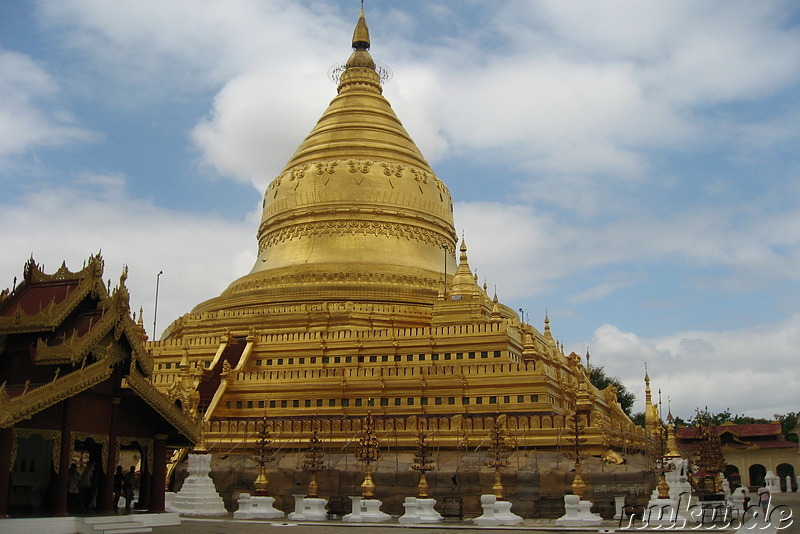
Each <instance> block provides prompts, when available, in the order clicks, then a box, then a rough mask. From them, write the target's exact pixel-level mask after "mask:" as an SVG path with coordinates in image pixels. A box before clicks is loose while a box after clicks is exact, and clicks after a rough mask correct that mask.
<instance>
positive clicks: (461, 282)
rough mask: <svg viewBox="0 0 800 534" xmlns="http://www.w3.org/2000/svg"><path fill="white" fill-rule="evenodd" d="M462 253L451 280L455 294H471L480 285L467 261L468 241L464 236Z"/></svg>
mask: <svg viewBox="0 0 800 534" xmlns="http://www.w3.org/2000/svg"><path fill="white" fill-rule="evenodd" d="M459 250H460V251H461V255H460V256H459V258H458V268H457V269H456V273H455V274H454V275H453V280H452V282H451V287H452V294H454V295H471V294H472V293H474V291H475V289H476V288H477V287H478V284H477V282H476V281H475V277H474V276H473V274H472V269H470V266H469V262H468V261H467V243H466V241H465V239H464V237H463V236H462V238H461V247H460V249H459Z"/></svg>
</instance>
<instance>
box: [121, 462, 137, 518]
mask: <svg viewBox="0 0 800 534" xmlns="http://www.w3.org/2000/svg"><path fill="white" fill-rule="evenodd" d="M135 486H136V467H134V466H131V468H130V470H129V471H128V472H127V473H125V479H124V482H123V489H124V491H125V509H126V510H130V509H131V505H132V504H133V490H134V489H135Z"/></svg>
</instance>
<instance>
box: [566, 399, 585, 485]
mask: <svg viewBox="0 0 800 534" xmlns="http://www.w3.org/2000/svg"><path fill="white" fill-rule="evenodd" d="M567 420H568V426H567V430H568V431H569V433H570V434H569V437H567V438H566V439H567V441H568V442H570V443H571V444H572V451H571V452H569V453H567V456H569V457H571V458H573V459H574V460H575V478H574V479H573V480H572V485H571V486H570V489H571V490H572V494H573V495H577V496H578V497H579V498H580V499H581V500H584V497H583V494H584V492H585V491H586V483H585V482H584V481H583V477H582V476H581V472H582V470H583V465H582V461H583V458H584V454H583V444H584V443H586V438H585V437H584V434H585V430H586V415H585V414H584V413H581V411H580V410H578V408H577V403H576V407H575V409H574V410H573V412H572V414H571V415H570V416H569V417H567Z"/></svg>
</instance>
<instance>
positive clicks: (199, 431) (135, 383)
mask: <svg viewBox="0 0 800 534" xmlns="http://www.w3.org/2000/svg"><path fill="white" fill-rule="evenodd" d="M126 378H127V380H128V385H129V386H130V387H131V389H132V390H133V391H134V392H135V393H136V394H137V395H139V396H140V397H141V398H142V399H143V400H144V401H145V402H147V404H149V405H150V407H151V408H153V409H154V410H155V411H157V412H158V413H159V414H160V415H161V416H162V417H163V418H164V419H166V420H167V421H168V422H169V423H170V424H171V425H172V426H174V427H175V429H177V430H178V432H180V433H181V434H183V435H184V436H186V438H188V439H189V440H190V441H191V442H192V443H200V442H201V441H202V439H203V428H202V425H201V423H200V422H193V421H191V420H190V419H189V418H188V417H186V415H185V414H184V413H183V411H182V410H181V409H180V408H178V407H177V406H175V404H173V403H172V402H171V401H170V400H169V398H168V397H167V396H166V395H164V394H163V393H161V392H160V391H158V390H157V389H156V388H155V387H154V386H153V385H152V384H151V383H150V382H149V381H148V380H147V379H146V378H145V377H144V376H143V375H141V374H139V371H137V370H136V368H135V367H133V366H132V367H131V370H130V372H129V373H128V376H127V377H126Z"/></svg>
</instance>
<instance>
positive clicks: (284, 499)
mask: <svg viewBox="0 0 800 534" xmlns="http://www.w3.org/2000/svg"><path fill="white" fill-rule="evenodd" d="M484 459H485V454H483V453H480V452H474V451H470V452H468V453H464V452H463V451H445V452H441V453H439V454H437V455H436V457H435V463H436V470H434V471H430V472H428V473H427V480H428V484H429V489H428V492H429V494H430V496H431V497H433V498H436V499H437V501H438V502H439V503H441V501H442V499H443V498H444V497H460V498H462V499H463V502H464V514H465V517H475V516H478V515H480V513H481V511H480V495H481V494H486V493H492V484H493V483H494V474H493V472H492V471H490V470H489V469H488V468H486V467H485V466H484V465H483V461H484ZM627 459H628V463H626V464H623V465H607V464H604V463H602V461H601V460H599V459H597V458H589V459H587V460H586V461H585V463H584V468H583V473H582V477H583V479H584V481H585V482H586V483H587V486H588V489H587V493H586V496H587V498H589V499H590V500H592V501H593V502H594V503H595V510H596V511H598V512H599V513H601V514H602V515H603V516H604V517H607V518H610V517H611V516H612V515H613V514H614V495H619V494H626V495H628V501H627V502H628V504H645V503H646V502H647V499H648V496H649V492H650V491H651V490H652V488H653V487H654V484H655V481H654V478H653V476H652V474H651V473H648V472H646V471H645V470H644V462H643V458H642V457H640V456H633V455H632V456H629V457H627ZM304 460H305V452H304V451H296V450H295V451H291V452H279V453H278V454H277V459H276V462H274V463H271V464H269V465H268V469H267V476H268V478H269V481H270V482H269V493H270V495H271V496H273V497H275V506H276V508H278V509H280V510H283V511H286V512H290V511H292V510H293V509H294V499H293V497H292V494H298V493H299V494H304V493H306V487H307V485H308V481H309V474H308V473H306V472H304V471H303V470H302V464H303V461H304ZM412 462H413V454H412V453H411V452H407V451H398V452H391V451H389V452H387V453H385V454H384V455H383V457H382V458H381V460H379V461H378V462H377V463H375V464H373V466H374V474H373V481H374V482H375V484H376V497H377V498H378V499H381V500H382V501H383V506H382V507H381V509H382V510H383V511H385V512H386V513H389V514H395V515H402V513H403V506H402V503H403V501H404V499H405V498H406V497H410V496H416V491H417V484H418V482H419V474H418V473H417V472H416V471H413V470H411V469H410V466H411V463H412ZM509 462H510V465H509V467H508V468H507V469H506V470H505V471H504V472H503V475H502V481H503V486H504V495H505V496H506V498H507V500H509V501H511V502H512V504H513V510H514V512H515V513H517V514H519V515H522V516H523V517H547V518H555V517H559V516H561V515H563V513H564V501H563V496H564V495H565V494H566V493H569V486H570V484H571V483H572V478H573V474H572V472H571V470H572V460H569V459H567V458H566V457H565V456H564V455H563V454H559V453H550V452H537V451H519V452H516V453H514V454H512V456H511V457H510V458H509ZM325 463H326V465H327V466H328V469H326V470H323V471H320V472H319V473H318V474H317V481H318V484H319V494H320V496H322V497H324V498H329V497H331V496H341V497H345V498H347V497H348V496H350V495H360V494H361V490H360V487H359V486H360V484H361V482H362V481H363V471H362V467H361V464H359V463H358V462H356V461H355V459H354V458H353V456H352V455H350V454H342V453H338V454H337V453H332V454H326V455H325ZM257 475H258V468H257V465H256V464H255V463H254V462H253V461H252V460H250V456H249V455H244V454H222V455H220V454H215V455H214V456H213V459H212V462H211V478H212V479H213V480H214V484H215V486H216V489H217V491H218V492H219V493H220V494H221V495H222V497H223V499H224V501H225V506H226V507H227V508H228V510H229V511H235V509H236V506H237V504H236V500H237V498H238V495H239V493H241V492H250V491H253V490H254V486H253V482H254V481H255V479H256V476H257ZM186 476H187V473H186V472H185V462H184V464H183V465H182V466H180V467H179V468H178V470H177V471H176V475H175V482H174V486H173V489H174V490H176V491H177V490H178V489H180V487H181V485H182V483H183V480H184V479H185V478H186Z"/></svg>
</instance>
